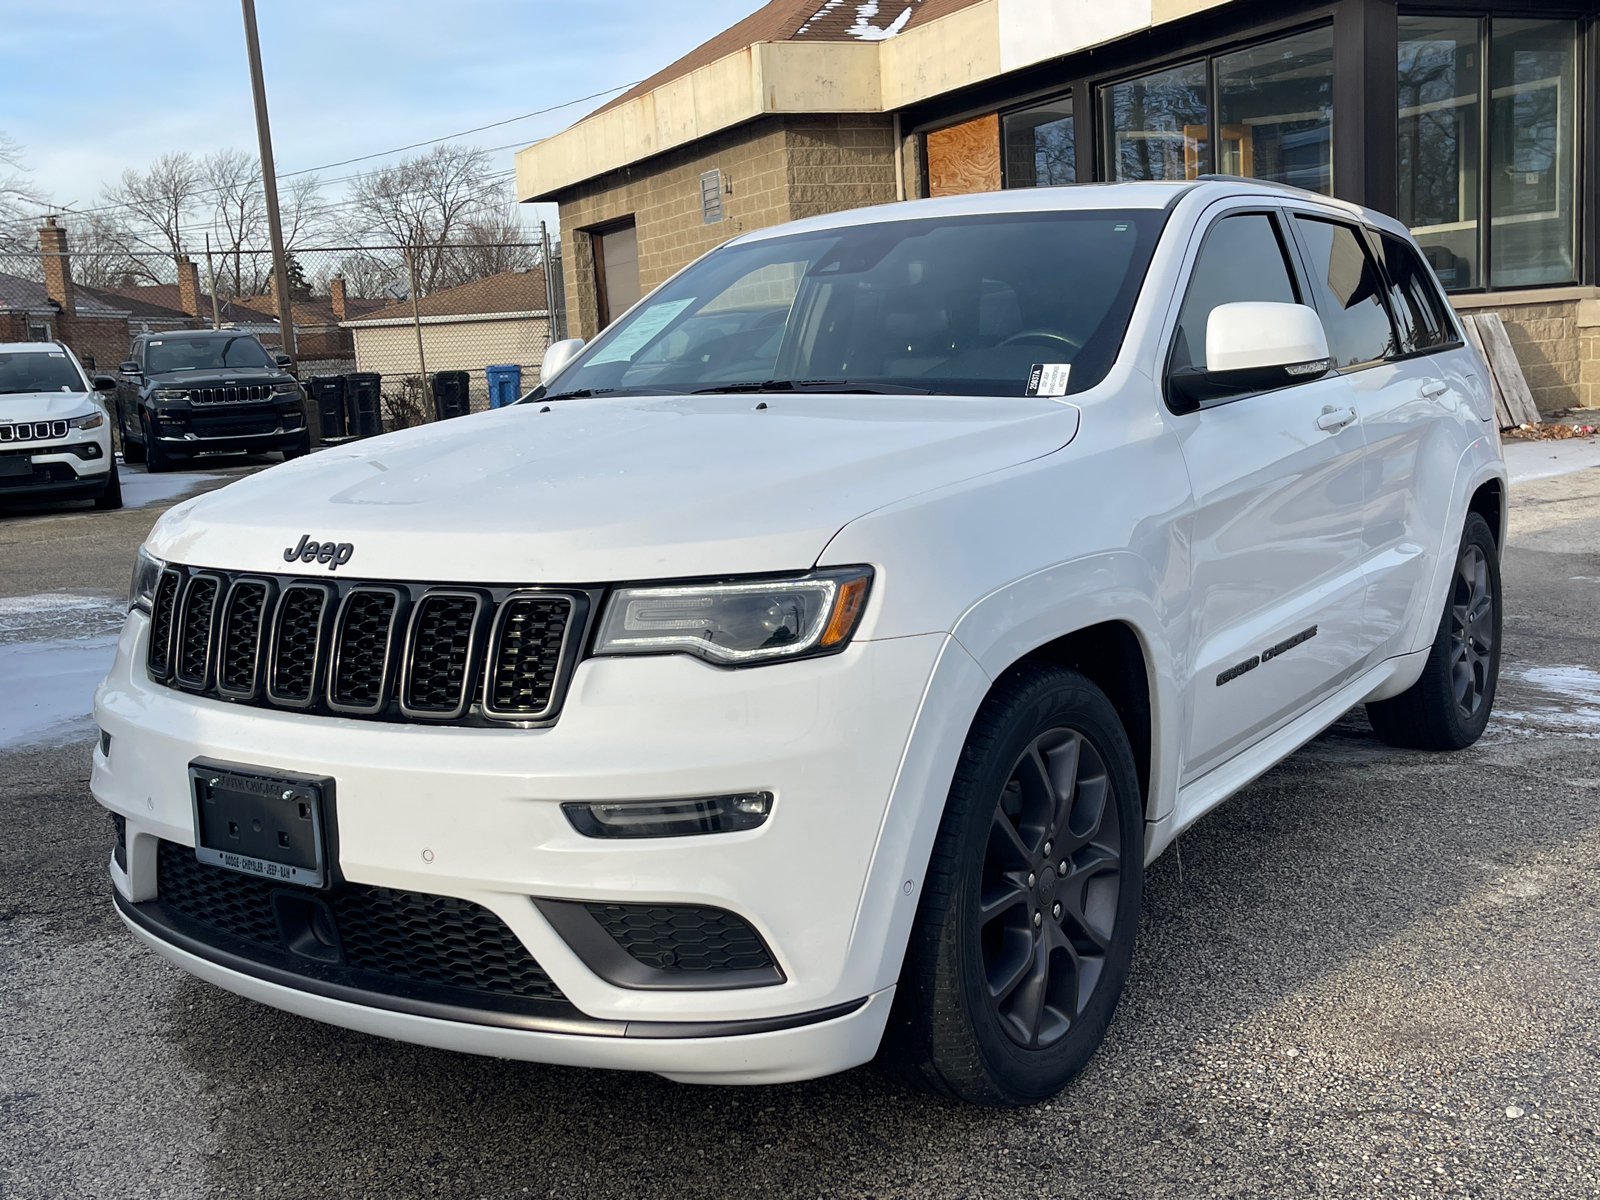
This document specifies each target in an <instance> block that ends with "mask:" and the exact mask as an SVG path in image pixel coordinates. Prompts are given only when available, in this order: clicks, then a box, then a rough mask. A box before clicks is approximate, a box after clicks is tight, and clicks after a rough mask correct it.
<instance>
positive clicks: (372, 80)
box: [0, 0, 760, 229]
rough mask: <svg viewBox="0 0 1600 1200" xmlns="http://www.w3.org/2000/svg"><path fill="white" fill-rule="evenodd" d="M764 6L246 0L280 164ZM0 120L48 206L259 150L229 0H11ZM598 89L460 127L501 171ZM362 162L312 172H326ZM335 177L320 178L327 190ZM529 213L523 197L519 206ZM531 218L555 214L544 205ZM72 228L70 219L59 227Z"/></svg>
mask: <svg viewBox="0 0 1600 1200" xmlns="http://www.w3.org/2000/svg"><path fill="white" fill-rule="evenodd" d="M759 7H760V0H695V2H694V3H681V2H674V0H605V2H604V3H593V2H591V0H566V2H559V0H520V2H516V3H513V2H511V0H443V2H442V3H441V2H439V0H434V2H432V3H421V2H419V0H257V4H256V11H257V24H258V26H259V29H260V35H261V55H262V62H263V69H264V73H265V76H266V84H267V102H268V105H269V108H270V110H271V122H272V138H273V149H274V156H275V157H276V159H277V164H278V170H279V172H280V173H287V172H292V171H298V170H303V169H305V168H307V167H318V166H321V165H323V164H327V163H334V162H338V161H339V160H342V159H348V158H354V157H357V156H360V155H366V154H371V153H373V152H374V151H381V150H387V149H389V148H391V147H396V146H401V145H405V144H407V143H410V142H417V141H422V140H425V139H429V138H436V137H441V136H443V135H446V134H452V133H455V132H457V131H458V130H465V129H469V128H472V127H474V126H479V125H485V124H488V123H490V122H493V121H501V120H504V119H505V118H507V117H515V116H519V115H520V114H523V113H528V112H532V111H534V110H536V109H543V108H548V107H550V106H552V105H557V104H563V103H565V102H568V101H572V100H576V99H578V98H580V97H583V96H587V95H590V94H591V93H595V92H599V91H601V90H603V89H605V88H612V87H617V86H618V85H623V84H630V83H633V82H635V81H636V80H639V79H643V78H644V77H646V76H647V75H650V74H652V73H654V72H655V71H657V70H659V69H660V68H662V67H664V66H666V65H667V64H668V63H670V62H671V61H673V60H674V59H676V58H678V57H679V56H681V55H682V54H684V53H685V52H686V51H688V50H690V49H692V48H693V47H695V46H697V45H699V44H700V43H701V42H703V41H705V40H706V39H707V38H709V37H711V36H712V35H713V34H715V33H718V32H720V31H721V30H723V29H725V28H727V27H728V26H729V25H731V24H733V23H734V22H735V21H737V20H739V19H740V18H742V17H744V16H747V15H748V14H749V13H751V12H753V11H755V10H756V9H757V8H759ZM6 8H7V11H6V17H5V20H4V21H3V22H0V132H3V133H6V134H9V135H10V136H11V137H12V138H14V139H15V140H16V141H17V142H18V143H20V144H21V146H22V150H23V155H24V162H25V165H26V167H27V168H28V170H27V173H28V174H29V175H31V177H32V179H33V182H34V184H35V185H36V186H37V187H38V188H39V189H41V190H42V191H44V192H45V193H46V195H47V196H48V197H49V198H50V202H51V205H52V206H53V207H62V208H65V207H68V206H83V207H87V206H90V205H92V204H94V203H95V202H96V201H98V200H99V197H100V193H101V189H102V188H103V187H104V186H105V185H106V184H109V183H113V182H115V181H116V179H117V178H118V176H120V174H121V173H122V171H123V169H124V168H125V167H134V168H143V167H145V166H147V165H148V164H149V163H150V161H151V160H153V159H154V158H156V157H157V156H158V155H160V154H163V153H165V152H168V151H176V150H187V151H189V152H190V153H192V154H195V155H196V156H198V155H201V154H205V153H207V152H210V151H212V150H217V149H221V148H224V147H234V148H237V149H240V150H244V151H247V152H249V153H250V154H252V155H253V154H255V153H256V132H255V123H254V114H253V110H252V107H251V100H250V77H249V69H248V65H247V62H246V58H245V46H244V31H243V30H244V26H243V19H242V17H241V15H240V8H239V5H238V4H237V3H233V2H230V0H133V2H132V3H130V2H129V0H57V2H55V3H51V4H47V5H23V4H14V5H7V6H6ZM602 103H604V99H603V98H602V99H599V100H591V101H589V102H587V103H586V104H580V105H576V106H573V107H570V108H564V109H562V110H560V111H559V112H555V113H551V114H549V115H546V116H540V117H533V118H531V119H528V120H523V121H518V122H516V123H515V124H510V125H505V126H502V127H500V128H498V129H491V130H486V131H484V132H483V133H481V134H474V135H472V136H471V137H469V138H466V139H463V140H464V141H465V142H467V143H469V144H476V145H479V146H482V147H483V148H485V149H493V153H492V154H491V156H490V157H491V159H492V161H493V164H494V166H495V168H496V169H502V170H510V168H511V166H512V156H513V154H514V153H515V149H516V147H518V146H522V145H526V144H528V143H529V142H533V141H536V140H538V139H539V138H540V137H544V136H548V135H549V134H552V133H555V132H557V131H559V130H561V129H563V128H565V127H566V126H567V125H569V124H571V123H572V122H573V121H575V120H577V119H578V118H579V117H581V116H583V115H584V114H585V113H587V112H590V111H592V110H593V109H594V108H596V107H598V106H599V105H600V104H602ZM395 157H398V156H390V157H389V158H387V159H374V160H372V161H370V162H364V163H360V164H356V165H352V166H347V167H339V168H332V169H329V170H325V171H323V172H321V174H322V176H323V178H324V180H325V181H333V180H335V179H337V178H339V177H342V176H346V175H349V174H350V173H352V172H354V171H363V170H370V169H372V168H373V167H375V166H380V165H382V164H383V163H384V162H386V161H393V159H394V158H395ZM344 186H345V185H344V184H340V183H330V186H329V187H328V189H327V190H328V194H329V196H330V198H337V197H338V195H339V194H340V192H341V191H342V189H343V187H344ZM525 207H534V206H525ZM536 208H537V209H538V210H542V211H536V213H534V214H532V215H533V216H534V217H535V219H537V218H538V217H543V218H544V219H547V220H550V221H551V223H552V225H553V224H554V219H555V214H554V208H553V206H551V207H548V208H547V207H546V206H543V205H540V206H536ZM69 229H70V224H69Z"/></svg>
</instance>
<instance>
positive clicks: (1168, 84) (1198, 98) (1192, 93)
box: [1100, 62, 1211, 180]
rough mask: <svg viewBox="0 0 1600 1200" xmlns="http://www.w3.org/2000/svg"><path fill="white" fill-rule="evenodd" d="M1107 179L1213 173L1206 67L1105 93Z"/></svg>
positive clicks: (1154, 77)
mask: <svg viewBox="0 0 1600 1200" xmlns="http://www.w3.org/2000/svg"><path fill="white" fill-rule="evenodd" d="M1100 92H1101V105H1102V108H1103V110H1104V112H1105V123H1106V134H1105V144H1106V159H1107V168H1108V169H1107V172H1106V174H1107V175H1108V176H1109V177H1110V178H1112V179H1119V180H1120V179H1194V178H1195V177H1197V176H1199V175H1203V174H1205V173H1206V172H1208V171H1210V170H1211V145H1210V132H1209V122H1210V109H1209V106H1208V105H1207V103H1206V64H1205V63H1204V62H1197V63H1189V64H1187V65H1186V66H1182V67H1173V68H1172V69H1171V70H1167V71H1156V72H1153V73H1152V74H1149V75H1143V76H1140V77H1139V78H1138V79H1130V80H1127V81H1126V82H1124V83H1113V84H1109V85H1107V86H1105V87H1103V88H1101V89H1100Z"/></svg>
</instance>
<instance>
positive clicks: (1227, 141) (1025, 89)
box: [517, 0, 1600, 411]
mask: <svg viewBox="0 0 1600 1200" xmlns="http://www.w3.org/2000/svg"><path fill="white" fill-rule="evenodd" d="M1597 99H1600V0H1550V2H1548V3H1538V4H1533V3H1528V2H1527V0H1456V2H1455V3H1420V4H1399V5H1397V4H1395V3H1394V2H1393V0H1274V2H1270V3H1269V2H1267V0H893V2H892V3H880V4H873V5H864V4H855V3H850V4H841V3H838V0H772V3H769V4H767V5H766V6H765V7H763V8H761V9H760V10H758V11H757V12H755V13H753V14H752V15H751V16H749V17H747V18H746V19H745V20H743V21H740V22H739V23H738V24H736V25H734V26H732V27H730V28H729V29H728V30H726V31H724V32H723V33H721V34H719V35H718V36H717V37H715V38H713V39H711V40H710V41H709V42H707V43H705V44H704V45H703V46H700V47H699V48H698V49H696V50H694V51H692V52H691V53H689V54H688V55H686V56H685V57H683V58H681V59H679V60H678V61H677V62H675V63H673V64H671V65H670V66H668V67H666V68H665V69H663V70H662V71H660V72H659V73H657V74H656V75H654V76H652V77H651V78H649V79H647V80H645V81H644V82H643V83H641V84H639V85H638V86H636V87H635V88H633V89H631V90H630V91H628V92H626V93H624V94H623V95H622V96H620V97H618V98H617V99H615V100H613V101H612V102H610V103H609V104H607V105H605V106H604V107H603V108H601V109H600V110H598V111H597V112H595V113H592V114H591V115H589V116H588V117H585V118H584V119H583V120H581V121H579V122H577V123H576V124H575V125H573V126H571V127H570V128H568V129H566V130H564V131H563V132H561V133H559V134H557V135H555V136H554V137H551V138H547V139H545V140H544V141H542V142H539V143H536V144H535V145H532V146H529V147H527V148H525V149H523V150H522V151H520V152H519V153H518V155H517V196H518V199H520V200H523V201H533V200H540V201H555V202H556V203H558V204H559V206H560V211H561V241H562V244H563V246H565V247H566V248H567V253H566V255H565V272H566V278H565V282H566V285H567V286H566V297H567V300H566V304H567V319H568V327H569V328H570V329H571V331H572V333H573V334H574V335H576V336H582V337H592V336H594V334H595V333H596V332H598V331H599V330H600V329H602V328H604V327H605V325H606V324H608V323H609V322H610V321H611V320H612V319H613V318H614V317H616V316H617V315H618V314H620V313H621V312H622V311H623V310H624V309H625V308H626V307H627V305H628V303H630V302H631V301H632V300H633V299H635V298H637V297H638V296H639V295H640V294H641V293H642V292H647V291H649V290H650V289H651V288H653V287H655V286H656V285H657V284H659V283H661V282H662V281H663V280H665V279H666V278H668V277H669V276H670V275H672V274H673V273H674V272H675V271H677V270H678V269H679V268H681V267H683V266H684V265H686V264H687V263H689V262H690V261H692V260H693V259H694V258H695V257H697V256H698V255H699V254H701V253H703V252H704V251H706V250H708V249H710V248H711V247H713V246H715V245H717V244H719V243H720V242H723V241H725V240H727V239H728V238H730V237H732V236H734V235H735V234H737V233H739V232H741V231H743V230H747V229H758V228H762V227H764V226H769V225H774V224H778V223H780V222H783V221H788V220H794V219H797V218H800V217H806V216H811V215H816V214H820V213H827V212H836V211H840V210H843V209H849V208H855V207H859V206H861V205H867V204H886V203H892V202H894V201H895V200H897V199H903V198H908V197H909V198H916V197H923V196H941V195H951V194H958V193H963V192H976V191H995V190H1000V189H1005V188H1031V187H1044V186H1053V185H1057V184H1070V183H1087V182H1095V181H1104V180H1132V179H1177V180H1182V179H1193V178H1196V177H1198V176H1200V175H1203V174H1208V173H1220V174H1232V175H1244V176H1251V177H1254V178H1258V179H1264V180H1272V181H1276V182H1282V183H1289V184H1293V185H1295V186H1298V187H1304V188H1308V189H1310V190H1312V191H1317V192H1321V193H1323V194H1325V195H1331V196H1336V197H1340V198H1343V199H1347V200H1353V201H1356V202H1358V203H1361V204H1365V205H1368V206H1370V207H1372V208H1375V209H1378V210H1380V211H1382V212H1386V213H1390V214H1393V215H1395V216H1397V217H1399V219H1400V220H1402V221H1404V222H1405V223H1406V225H1408V226H1409V227H1410V228H1411V229H1412V230H1413V232H1414V233H1415V234H1416V236H1417V239H1418V241H1419V242H1420V243H1421V244H1422V246H1423V248H1424V250H1425V251H1426V253H1427V255H1428V258H1429V261H1430V262H1431V263H1432V264H1433V266H1434V269H1435V271H1436V272H1437V273H1438V275H1439V277H1440V279H1441V281H1442V282H1443V283H1444V284H1445V287H1446V288H1447V289H1448V290H1449V291H1450V293H1451V295H1452V299H1453V301H1454V303H1455V304H1456V306H1457V307H1458V308H1459V309H1462V310H1493V311H1497V312H1499V313H1500V314H1501V316H1502V317H1503V318H1504V320H1505V323H1506V326H1507V329H1508V331H1509V333H1510V334H1511V337H1512V342H1513V345H1514V346H1515V348H1516V350H1517V354H1518V357H1519V358H1520V360H1521V362H1522V365H1523V369H1524V371H1525V373H1526V375H1527V377H1528V382H1529V384H1530V385H1531V387H1532V389H1533V392H1534V395H1535V397H1536V399H1537V401H1538V403H1539V406H1540V407H1541V408H1542V409H1545V410H1546V411H1549V410H1554V409H1562V408H1567V407H1573V406H1578V405H1584V406H1590V407H1600V150H1597V126H1600V118H1597V117H1596V113H1597V112H1600V104H1597Z"/></svg>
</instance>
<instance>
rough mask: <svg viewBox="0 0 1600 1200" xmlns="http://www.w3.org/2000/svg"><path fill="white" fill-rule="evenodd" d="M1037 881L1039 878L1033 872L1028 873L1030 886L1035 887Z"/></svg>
mask: <svg viewBox="0 0 1600 1200" xmlns="http://www.w3.org/2000/svg"><path fill="white" fill-rule="evenodd" d="M1036 879H1037V876H1035V875H1034V873H1033V872H1032V871H1029V872H1028V886H1029V887H1032V886H1033V885H1034V882H1035V880H1036Z"/></svg>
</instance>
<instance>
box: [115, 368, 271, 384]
mask: <svg viewBox="0 0 1600 1200" xmlns="http://www.w3.org/2000/svg"><path fill="white" fill-rule="evenodd" d="M293 378H294V376H292V375H286V374H284V373H282V372H281V371H273V370H272V369H271V368H270V367H216V368H207V369H204V370H198V371H163V372H162V373H161V374H159V375H150V376H147V377H146V381H147V382H148V383H149V384H151V385H152V386H154V387H158V388H192V387H226V386H227V385H229V384H234V385H237V384H241V383H284V382H286V381H289V380H292V379H293Z"/></svg>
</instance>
